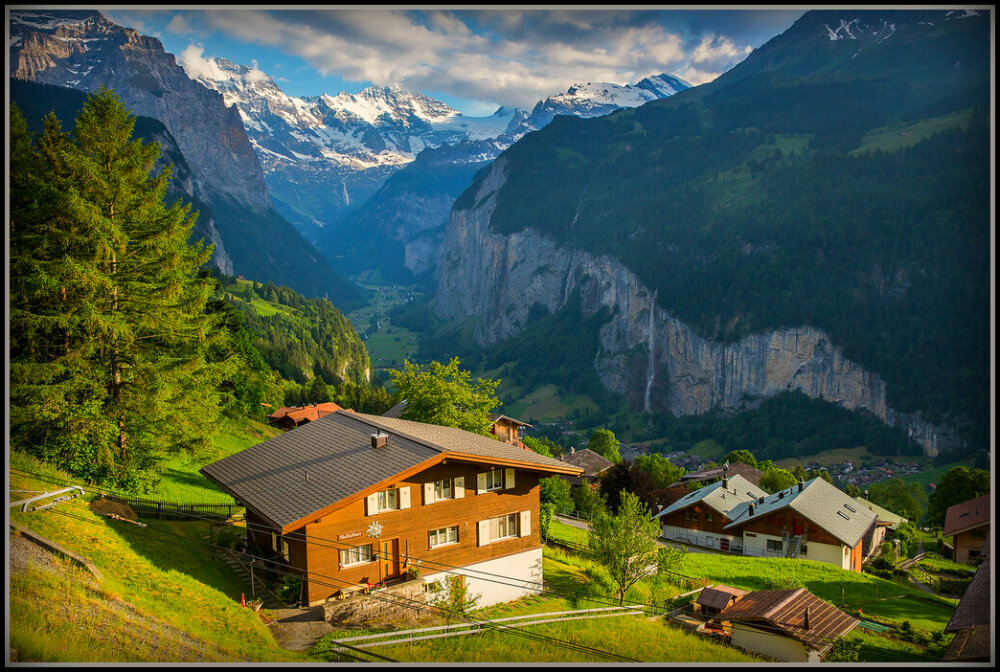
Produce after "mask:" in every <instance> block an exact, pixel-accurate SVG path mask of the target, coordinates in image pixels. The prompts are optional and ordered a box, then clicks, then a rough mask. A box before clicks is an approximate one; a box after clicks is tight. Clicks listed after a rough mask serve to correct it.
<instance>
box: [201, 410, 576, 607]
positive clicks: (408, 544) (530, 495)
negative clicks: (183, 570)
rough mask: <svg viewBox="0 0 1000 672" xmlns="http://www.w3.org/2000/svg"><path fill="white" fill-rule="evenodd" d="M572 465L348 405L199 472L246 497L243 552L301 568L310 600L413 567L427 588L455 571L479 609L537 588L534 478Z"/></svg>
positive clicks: (539, 561) (536, 491)
mask: <svg viewBox="0 0 1000 672" xmlns="http://www.w3.org/2000/svg"><path fill="white" fill-rule="evenodd" d="M580 471H581V470H580V469H578V468H576V467H573V466H571V465H568V464H565V463H563V462H560V461H559V460H555V459H552V458H549V457H544V456H542V455H538V454H537V453H535V452H533V451H530V450H528V451H525V450H521V449H520V448H515V447H513V446H511V445H509V444H506V443H503V442H500V441H497V440H495V439H493V438H490V437H486V436H480V435H477V434H472V433H470V432H466V431H463V430H460V429H454V428H451V427H440V426H437V425H429V424H425V423H420V422H413V421H409V420H402V419H398V418H387V417H382V416H374V415H366V414H361V413H352V412H347V411H337V412H336V413H333V414H331V415H328V416H325V417H322V418H319V419H318V420H315V421H313V422H310V423H308V424H306V425H304V426H302V427H299V428H298V429H296V430H295V431H293V432H286V433H284V434H281V435H280V436H277V437H274V438H272V439H269V440H268V441H265V442H263V443H260V444H257V445H255V446H252V447H251V448H247V449H246V450H243V451H241V452H239V453H236V454H234V455H231V456H229V457H226V458H224V459H222V460H219V461H217V462H213V463H212V464H208V465H206V466H204V467H202V469H201V473H202V474H204V475H205V476H206V477H207V478H208V479H209V480H211V481H212V482H214V483H216V484H217V485H218V486H219V487H220V488H222V489H223V490H224V491H225V492H227V493H228V494H230V495H232V496H233V497H234V498H235V499H236V500H237V501H238V502H240V503H241V504H242V505H243V506H245V507H246V520H247V527H248V539H249V542H250V547H251V550H252V552H255V553H257V554H261V555H269V556H270V557H272V558H273V559H274V560H275V561H276V562H281V563H285V564H286V565H290V566H291V567H293V568H294V569H295V570H297V571H298V572H299V573H300V574H301V575H303V576H304V577H305V581H304V587H303V600H304V601H305V602H306V603H308V604H310V605H314V604H318V603H322V602H324V601H325V600H327V599H328V598H330V597H331V596H335V595H337V594H338V593H341V592H342V591H344V592H346V591H348V590H351V589H352V588H356V587H358V586H362V585H366V584H377V583H382V582H386V581H388V582H394V581H401V580H403V578H404V576H405V575H406V574H407V571H408V570H410V569H413V568H417V567H419V569H420V577H421V579H422V580H423V581H424V582H425V586H426V587H427V588H428V589H431V590H432V589H434V587H435V586H440V585H441V583H442V582H443V579H444V578H445V577H446V576H447V575H448V574H449V573H450V572H451V570H454V571H456V572H457V573H460V574H463V575H465V576H466V577H467V578H468V583H469V592H470V594H476V593H479V594H481V599H480V601H479V603H478V605H479V606H487V605H490V604H495V603H498V602H504V601H508V600H512V599H516V598H518V597H521V596H524V595H528V594H533V593H537V591H538V590H540V589H541V586H542V569H541V568H542V543H541V538H540V536H539V489H540V488H539V484H538V481H539V479H540V478H543V477H547V476H552V475H554V474H578V473H580ZM498 576H500V577H503V579H502V581H501V580H497V577H498Z"/></svg>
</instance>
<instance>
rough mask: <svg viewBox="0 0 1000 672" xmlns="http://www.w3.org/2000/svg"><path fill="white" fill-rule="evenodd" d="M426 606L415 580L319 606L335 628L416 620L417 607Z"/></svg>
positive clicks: (419, 585)
mask: <svg viewBox="0 0 1000 672" xmlns="http://www.w3.org/2000/svg"><path fill="white" fill-rule="evenodd" d="M426 603H427V600H426V598H425V597H424V582H423V581H422V580H421V579H416V580H414V581H407V582H406V583H400V584H396V585H394V586H390V587H388V588H385V589H383V590H380V591H378V592H376V593H369V594H368V595H354V596H352V597H348V598H346V599H343V600H330V601H328V602H326V603H325V604H323V617H324V619H325V620H326V622H327V623H331V624H336V625H350V624H364V623H368V622H371V621H392V620H398V619H402V618H417V617H419V616H422V615H424V614H423V610H422V609H421V607H422V606H423V605H426Z"/></svg>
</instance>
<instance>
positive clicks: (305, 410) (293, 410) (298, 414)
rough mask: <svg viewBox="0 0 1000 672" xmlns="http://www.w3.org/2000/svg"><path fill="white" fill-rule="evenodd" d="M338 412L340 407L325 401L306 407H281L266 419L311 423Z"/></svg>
mask: <svg viewBox="0 0 1000 672" xmlns="http://www.w3.org/2000/svg"><path fill="white" fill-rule="evenodd" d="M339 410H341V407H340V406H338V405H337V404H335V403H333V402H332V401H327V402H324V403H321V404H307V405H306V406H292V407H289V406H282V407H281V408H279V409H278V410H276V411H275V412H274V413H272V414H271V415H269V416H267V419H268V420H269V421H270V422H277V421H278V420H281V419H283V418H290V419H291V420H295V421H296V422H298V421H299V420H306V421H307V422H312V421H313V420H318V419H319V418H322V417H323V416H326V415H330V414H331V413H336V412H337V411H339Z"/></svg>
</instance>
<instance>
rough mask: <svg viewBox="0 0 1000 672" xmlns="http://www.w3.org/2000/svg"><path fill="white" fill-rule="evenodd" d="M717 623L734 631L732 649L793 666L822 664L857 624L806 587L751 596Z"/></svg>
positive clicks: (755, 593)
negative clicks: (840, 639) (837, 642)
mask: <svg viewBox="0 0 1000 672" xmlns="http://www.w3.org/2000/svg"><path fill="white" fill-rule="evenodd" d="M713 620H715V621H717V622H720V623H721V624H722V625H723V628H724V629H725V630H728V631H729V632H730V643H731V644H732V645H733V646H737V647H739V648H741V649H745V650H747V651H753V652H755V653H759V654H761V655H764V656H767V657H769V658H773V659H775V660H779V661H783V662H794V663H814V662H820V661H822V660H823V657H824V656H825V655H826V653H827V652H828V651H829V650H830V649H831V648H832V647H833V645H834V643H835V642H836V640H837V639H839V638H840V637H843V636H844V635H846V634H847V633H848V632H850V631H851V630H852V629H854V627H855V626H857V625H858V619H856V618H854V617H853V616H850V615H848V614H845V613H844V612H843V611H841V610H840V609H837V608H836V607H834V606H833V605H832V604H830V603H828V602H824V601H823V600H821V599H820V598H818V597H816V596H815V595H813V594H812V593H810V592H809V591H808V590H806V589H805V588H797V589H794V590H762V591H756V592H752V593H748V594H746V595H744V596H743V597H742V598H740V599H739V600H737V601H735V602H734V603H733V604H732V605H730V606H729V607H727V608H726V609H724V610H723V611H722V612H721V613H720V614H719V615H718V616H717V617H716V618H715V619H713Z"/></svg>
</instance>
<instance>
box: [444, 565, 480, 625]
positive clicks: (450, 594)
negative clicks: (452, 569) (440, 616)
mask: <svg viewBox="0 0 1000 672" xmlns="http://www.w3.org/2000/svg"><path fill="white" fill-rule="evenodd" d="M444 583H445V586H446V588H447V590H445V594H444V596H443V597H440V598H438V599H437V600H434V601H433V602H432V604H433V605H434V606H436V607H437V608H438V609H440V610H441V611H442V612H443V613H444V618H445V620H446V621H447V622H448V623H451V622H452V621H453V620H455V619H456V618H458V617H460V616H462V615H464V614H465V613H466V612H468V611H469V610H470V609H474V608H475V607H476V603H477V602H478V601H479V598H480V597H481V596H480V595H479V594H478V593H477V594H475V595H470V594H469V584H468V582H467V581H466V579H465V577H464V576H462V575H461V574H449V575H448V576H447V577H446V578H445V580H444Z"/></svg>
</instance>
